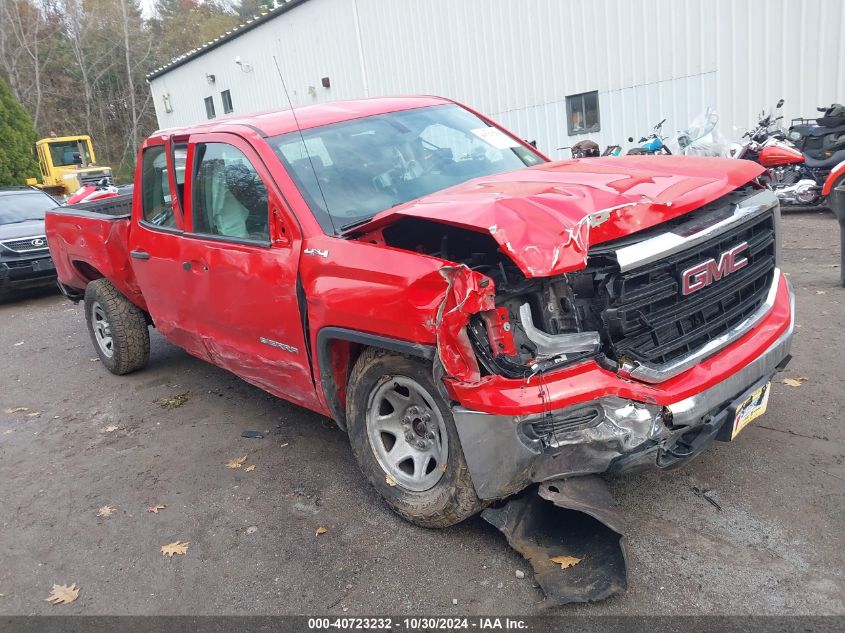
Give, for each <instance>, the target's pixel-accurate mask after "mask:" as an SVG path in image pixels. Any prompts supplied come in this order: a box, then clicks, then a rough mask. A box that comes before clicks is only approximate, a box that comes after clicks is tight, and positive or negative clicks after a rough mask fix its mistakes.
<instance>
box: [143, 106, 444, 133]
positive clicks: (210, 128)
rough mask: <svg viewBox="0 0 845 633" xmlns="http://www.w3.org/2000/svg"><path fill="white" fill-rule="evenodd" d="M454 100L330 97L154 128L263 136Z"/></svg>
mask: <svg viewBox="0 0 845 633" xmlns="http://www.w3.org/2000/svg"><path fill="white" fill-rule="evenodd" d="M447 103H453V102H452V101H450V100H449V99H444V98H442V97H427V96H420V97H377V98H372V99H356V100H352V101H333V102H329V103H316V104H313V105H307V106H302V107H297V108H296V118H294V115H293V113H292V111H291V110H273V111H269V112H258V113H255V114H235V115H232V116H228V117H221V118H219V119H212V120H210V121H204V122H203V123H200V124H198V125H191V126H187V127H181V128H168V129H166V130H158V131H156V132H153V134H152V136H155V135H156V134H163V133H167V134H172V135H181V134H200V133H203V132H221V131H223V130H222V129H221V128H224V127H225V126H233V127H235V126H241V127H248V128H252V129H253V130H256V131H258V132H260V133H261V134H263V135H264V136H276V135H278V134H287V133H289V132H295V131H296V130H297V124H298V127H299V128H300V129H303V130H306V129H309V128H313V127H318V126H321V125H329V124H331V123H339V122H341V121H349V120H352V119H359V118H362V117H366V116H373V115H376V114H386V113H388V112H398V111H400V110H412V109H414V108H425V107H427V106H434V105H444V104H447Z"/></svg>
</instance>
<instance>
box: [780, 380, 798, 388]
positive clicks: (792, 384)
mask: <svg viewBox="0 0 845 633" xmlns="http://www.w3.org/2000/svg"><path fill="white" fill-rule="evenodd" d="M801 382H802V379H801V378H784V379H783V384H785V385H787V386H789V387H800V386H801Z"/></svg>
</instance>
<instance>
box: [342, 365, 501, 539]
mask: <svg viewBox="0 0 845 633" xmlns="http://www.w3.org/2000/svg"><path fill="white" fill-rule="evenodd" d="M347 423H348V427H349V439H350V443H351V444H352V451H353V453H354V454H355V458H356V460H357V461H358V465H359V466H360V467H361V471H362V472H363V473H364V475H365V476H366V477H367V479H368V480H369V481H370V483H371V484H372V485H373V486H374V487H375V489H376V490H377V491H378V492H379V494H380V495H381V496H382V497H383V498H384V500H385V501H387V503H388V504H389V505H390V507H391V508H393V510H394V511H395V512H397V513H398V514H399V515H400V516H402V517H403V518H405V519H407V520H408V521H411V522H412V523H416V524H417V525H420V526H423V527H446V526H449V525H454V524H455V523H459V522H460V521H463V520H464V519H466V518H468V517H470V516H472V515H473V514H475V513H476V512H478V511H479V510H480V509H481V508H482V507H483V506H484V504H483V502H482V501H481V500H480V499H479V498H478V496H477V495H476V494H475V488H474V487H473V485H472V479H471V478H470V475H469V470H468V468H467V464H466V460H465V459H464V454H463V450H462V449H461V442H460V439H459V438H458V433H457V430H456V428H455V422H454V420H453V419H452V413H451V409H450V407H449V405H448V403H447V402H445V401H444V400H443V398H442V397H441V396H440V394H439V393H438V390H437V388H436V386H435V384H434V379H433V378H432V371H431V366H430V365H428V364H426V363H424V362H422V361H420V360H417V359H415V358H409V357H406V356H402V355H399V354H394V353H391V352H386V351H383V350H377V349H372V348H371V349H369V350H367V351H365V352H364V353H363V354H362V355H361V357H360V358H359V359H358V362H357V363H356V364H355V367H354V369H353V370H352V374H351V376H350V378H349V390H348V392H347Z"/></svg>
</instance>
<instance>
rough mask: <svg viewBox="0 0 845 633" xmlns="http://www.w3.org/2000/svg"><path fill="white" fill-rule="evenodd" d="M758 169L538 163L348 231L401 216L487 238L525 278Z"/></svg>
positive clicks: (582, 261)
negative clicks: (505, 254)
mask: <svg viewBox="0 0 845 633" xmlns="http://www.w3.org/2000/svg"><path fill="white" fill-rule="evenodd" d="M762 172H763V168H762V167H761V166H760V165H757V164H756V163H752V162H750V161H745V160H734V159H726V158H710V157H691V156H624V157H610V158H589V159H582V160H567V161H560V162H552V163H544V164H543V165H538V166H536V167H531V168H528V169H520V170H517V171H511V172H506V173H503V174H496V175H493V176H487V177H483V178H477V179H475V180H470V181H468V182H466V183H463V184H460V185H457V186H455V187H451V188H449V189H445V190H443V191H440V192H437V193H434V194H431V195H429V196H425V197H422V198H419V199H417V200H413V201H411V202H408V203H406V204H403V205H399V206H397V207H394V208H392V209H388V210H386V211H383V212H382V213H380V214H378V215H376V216H375V217H374V218H373V219H372V220H371V221H370V222H368V223H367V224H366V225H364V226H362V227H360V228H359V229H358V230H357V231H356V233H363V232H369V231H371V230H374V229H379V228H384V227H385V226H388V225H390V224H392V223H393V222H395V221H396V220H398V219H399V218H403V217H414V218H423V219H428V220H432V221H435V222H441V223H444V224H451V225H454V226H459V227H463V228H466V229H470V230H475V231H480V232H489V233H490V235H492V236H493V238H494V239H495V240H496V241H497V242H498V243H499V245H500V246H501V247H502V249H503V251H505V252H506V253H507V254H508V255H509V256H510V258H511V259H512V260H513V261H514V263H516V265H517V266H519V268H520V269H521V270H522V272H523V273H524V274H525V276H526V277H545V276H549V275H556V274H561V273H564V272H567V271H571V270H577V269H579V268H583V267H584V266H585V265H586V258H587V251H588V249H589V248H590V246H593V245H595V244H600V243H602V242H607V241H609V240H613V239H616V238H619V237H623V236H625V235H630V234H631V233H634V232H636V231H641V230H643V229H647V228H649V227H652V226H654V225H656V224H660V223H661V222H665V221H667V220H670V219H672V218H675V217H677V216H679V215H683V214H684V213H688V212H689V211H692V210H693V209H697V208H699V207H701V206H703V205H705V204H707V203H709V202H712V201H713V200H716V199H717V198H719V197H721V196H723V195H725V194H727V193H729V192H730V191H732V190H734V189H736V188H737V187H740V186H742V185H744V184H746V183H747V182H749V181H750V180H752V179H753V178H755V177H756V176H758V175H760V174H761V173H762Z"/></svg>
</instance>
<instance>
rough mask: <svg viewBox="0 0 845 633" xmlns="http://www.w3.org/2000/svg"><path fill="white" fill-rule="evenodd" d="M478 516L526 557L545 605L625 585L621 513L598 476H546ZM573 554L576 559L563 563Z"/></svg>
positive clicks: (588, 598) (593, 597) (596, 596)
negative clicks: (502, 503)
mask: <svg viewBox="0 0 845 633" xmlns="http://www.w3.org/2000/svg"><path fill="white" fill-rule="evenodd" d="M481 516H482V517H483V518H484V520H486V521H487V522H488V523H490V524H492V525H493V526H495V527H496V528H497V529H499V530H500V531H501V532H502V533H503V534H504V535H505V537H506V538H507V539H508V544H509V545H510V546H511V547H513V548H514V549H515V550H516V551H518V552H519V553H520V554H522V555H523V556H524V557H525V558H526V559H527V560H528V562H529V563H531V566H532V567H533V568H534V578H535V579H536V580H537V583H538V584H539V585H540V587H541V588H542V590H543V592H544V593H545V594H546V600H547V602H548V604H550V605H562V604H567V603H570V602H595V601H597V600H604V599H605V598H609V597H610V596H612V595H615V594H617V593H620V592H622V591H624V590H625V589H627V587H628V577H627V563H626V556H625V546H624V540H623V537H622V521H621V517H620V516H619V515H618V514H617V513H616V511H615V510H614V509H613V499H612V497H611V495H610V492H609V491H608V490H607V485H606V484H605V482H604V480H603V479H601V478H600V477H598V476H594V475H591V476H586V477H573V478H572V479H565V480H564V479H561V480H553V481H548V482H545V483H543V484H541V485H540V487H539V489H537V488H531V489H528V490H526V491H525V492H523V493H522V494H520V495H519V496H517V497H514V498H512V499H511V500H510V501H508V502H507V503H505V504H504V505H502V506H500V507H498V508H488V509H486V510H484V512H482V513H481ZM572 560H576V561H579V562H578V563H577V564H570V565H569V566H568V567H565V568H564V566H563V563H565V562H569V563H571V561H572Z"/></svg>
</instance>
